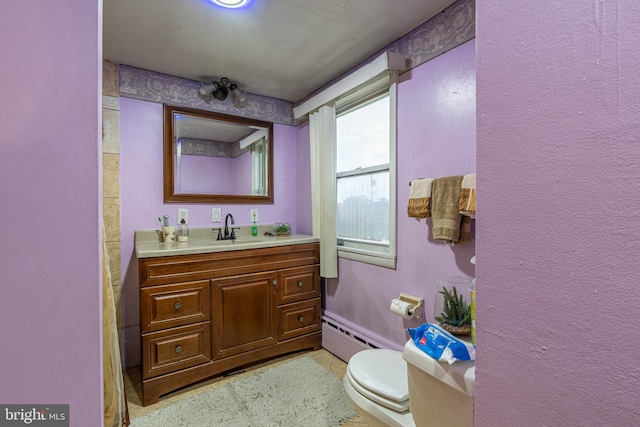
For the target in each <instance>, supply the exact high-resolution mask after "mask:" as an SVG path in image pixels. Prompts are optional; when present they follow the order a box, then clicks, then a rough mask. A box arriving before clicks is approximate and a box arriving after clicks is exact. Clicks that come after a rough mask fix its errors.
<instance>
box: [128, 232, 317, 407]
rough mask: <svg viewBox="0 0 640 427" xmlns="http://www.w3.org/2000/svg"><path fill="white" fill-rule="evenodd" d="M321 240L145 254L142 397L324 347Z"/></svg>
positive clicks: (151, 398) (149, 399) (149, 400)
mask: <svg viewBox="0 0 640 427" xmlns="http://www.w3.org/2000/svg"><path fill="white" fill-rule="evenodd" d="M319 262H320V255H319V245H318V244H316V243H313V244H298V245H289V246H276V247H270V248H259V249H247V250H239V251H225V252H216V253H208V254H194V255H176V256H166V257H153V258H141V259H139V261H138V266H139V274H140V277H139V278H140V328H141V343H142V366H141V371H142V372H141V375H142V389H143V405H144V406H146V405H149V404H153V403H156V402H158V398H159V396H160V395H162V394H165V393H168V392H170V391H174V390H177V389H179V388H181V387H184V386H186V385H189V384H192V383H195V382H197V381H200V380H203V379H206V378H208V377H212V376H215V375H217V374H221V373H223V372H226V371H230V370H233V369H237V368H239V367H241V366H243V365H248V364H251V363H255V362H258V361H260V360H264V359H268V358H271V357H274V356H278V355H282V354H286V353H290V352H293V351H298V350H303V349H315V350H317V349H319V348H320V347H321V343H322V337H321V317H320V316H321V292H320V267H319Z"/></svg>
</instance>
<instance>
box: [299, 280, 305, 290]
mask: <svg viewBox="0 0 640 427" xmlns="http://www.w3.org/2000/svg"><path fill="white" fill-rule="evenodd" d="M303 286H304V283H302V280H300V281H299V282H298V287H299V288H301V287H303Z"/></svg>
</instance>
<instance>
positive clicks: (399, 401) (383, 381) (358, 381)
mask: <svg viewBox="0 0 640 427" xmlns="http://www.w3.org/2000/svg"><path fill="white" fill-rule="evenodd" d="M347 376H348V378H349V381H350V383H351V385H352V386H353V388H354V389H356V390H357V391H358V393H360V394H362V395H363V396H365V397H366V398H367V399H370V400H372V401H373V402H376V403H378V404H379V405H382V406H384V407H386V408H388V409H391V410H393V411H396V412H406V411H408V410H409V386H408V383H407V364H406V362H405V361H404V359H403V358H402V353H400V352H398V351H393V350H387V349H370V350H364V351H361V352H358V353H356V354H354V355H353V356H352V357H351V359H350V360H349V363H348V364H347Z"/></svg>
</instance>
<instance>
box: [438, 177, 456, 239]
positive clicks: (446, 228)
mask: <svg viewBox="0 0 640 427" xmlns="http://www.w3.org/2000/svg"><path fill="white" fill-rule="evenodd" d="M462 178H463V177H462V175H459V176H447V177H444V178H437V179H434V180H433V183H432V186H431V218H432V221H433V225H432V231H431V234H432V236H433V238H434V239H438V240H445V241H447V242H449V243H454V242H457V241H458V238H459V237H460V209H459V205H460V189H461V185H462Z"/></svg>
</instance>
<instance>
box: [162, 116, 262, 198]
mask: <svg viewBox="0 0 640 427" xmlns="http://www.w3.org/2000/svg"><path fill="white" fill-rule="evenodd" d="M174 113H179V114H188V115H191V116H196V117H200V118H209V119H214V120H217V121H223V122H229V123H234V124H241V125H247V126H259V127H263V128H266V129H267V132H268V135H269V140H268V142H267V147H268V148H267V154H268V158H267V165H268V170H267V189H268V195H266V196H251V195H234V194H190V193H175V176H174V170H175V165H174V156H173V140H174V137H173V135H174V132H173V114H174ZM163 147H164V149H163V151H164V161H163V169H164V174H163V182H164V184H163V185H164V202H165V203H227V204H229V203H263V204H266V203H273V123H271V122H265V121H262V120H254V119H248V118H245V117H237V116H230V115H227V114H221V113H214V112H212V111H205V110H198V109H195V108H188V107H178V106H173V105H167V104H164V143H163Z"/></svg>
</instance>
